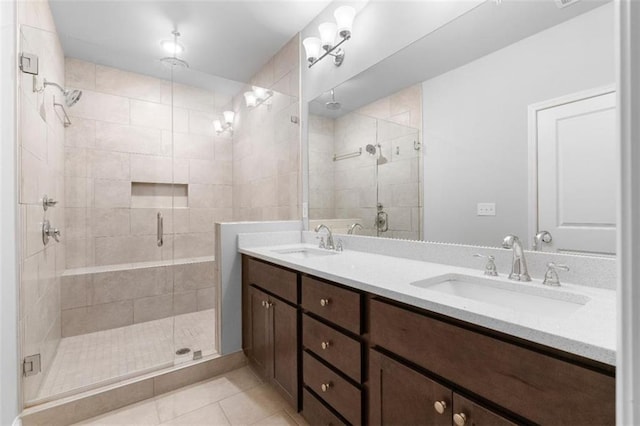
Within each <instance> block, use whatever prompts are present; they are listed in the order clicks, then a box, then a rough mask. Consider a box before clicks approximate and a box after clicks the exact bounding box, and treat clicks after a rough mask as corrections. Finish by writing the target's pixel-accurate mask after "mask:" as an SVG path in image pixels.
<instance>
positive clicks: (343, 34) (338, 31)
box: [302, 6, 356, 68]
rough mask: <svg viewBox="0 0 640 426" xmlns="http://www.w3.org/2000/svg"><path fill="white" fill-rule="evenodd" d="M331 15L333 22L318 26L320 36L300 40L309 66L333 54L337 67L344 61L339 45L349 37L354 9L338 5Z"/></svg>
mask: <svg viewBox="0 0 640 426" xmlns="http://www.w3.org/2000/svg"><path fill="white" fill-rule="evenodd" d="M333 16H334V17H335V18H336V23H335V24H334V23H333V22H325V23H323V24H320V25H319V26H318V31H319V32H320V37H307V38H305V39H304V40H303V41H302V44H303V45H304V49H305V52H306V54H307V61H308V62H309V68H311V67H312V66H314V65H315V64H317V63H318V62H319V61H320V60H322V59H323V58H324V57H326V56H333V64H334V65H335V66H337V67H339V66H340V65H342V62H344V50H342V49H341V48H340V46H341V45H342V43H344V42H345V41H347V40H349V39H350V38H351V30H352V28H353V19H354V18H355V16H356V10H355V9H354V8H353V7H351V6H340V7H339V8H337V9H336V11H335V12H334V13H333ZM336 39H338V41H337V40H336ZM336 41H337V42H336ZM334 52H335V53H334Z"/></svg>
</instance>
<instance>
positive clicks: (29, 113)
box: [20, 96, 47, 161]
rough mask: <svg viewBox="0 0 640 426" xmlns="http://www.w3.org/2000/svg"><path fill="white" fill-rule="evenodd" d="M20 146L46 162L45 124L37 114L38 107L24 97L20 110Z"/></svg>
mask: <svg viewBox="0 0 640 426" xmlns="http://www.w3.org/2000/svg"><path fill="white" fill-rule="evenodd" d="M20 120H21V123H20V129H21V136H20V144H21V146H22V147H23V148H24V149H26V150H28V151H29V152H31V153H32V154H33V155H35V156H36V157H38V158H39V159H41V160H44V161H46V160H47V123H46V122H45V121H44V120H43V119H42V117H40V114H38V107H37V106H36V105H33V104H32V103H31V102H30V101H29V100H28V99H26V98H25V97H24V96H22V97H21V108H20Z"/></svg>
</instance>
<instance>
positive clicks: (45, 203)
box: [42, 194, 58, 211]
mask: <svg viewBox="0 0 640 426" xmlns="http://www.w3.org/2000/svg"><path fill="white" fill-rule="evenodd" d="M56 204H58V202H57V201H56V200H54V199H53V198H50V197H49V196H48V195H46V194H45V195H43V196H42V208H43V209H44V211H47V209H48V208H49V207H55V206H56Z"/></svg>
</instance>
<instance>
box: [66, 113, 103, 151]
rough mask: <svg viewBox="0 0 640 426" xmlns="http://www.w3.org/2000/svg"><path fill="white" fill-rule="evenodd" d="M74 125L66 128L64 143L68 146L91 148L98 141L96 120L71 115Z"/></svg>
mask: <svg viewBox="0 0 640 426" xmlns="http://www.w3.org/2000/svg"><path fill="white" fill-rule="evenodd" d="M71 121H72V122H73V125H72V126H69V127H67V128H66V129H65V134H64V143H65V145H66V146H75V147H78V148H90V147H93V146H94V145H95V142H96V121H95V120H87V119H84V118H80V117H76V116H73V115H72V116H71Z"/></svg>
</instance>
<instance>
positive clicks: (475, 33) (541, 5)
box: [309, 0, 613, 118]
mask: <svg viewBox="0 0 640 426" xmlns="http://www.w3.org/2000/svg"><path fill="white" fill-rule="evenodd" d="M610 1H611V0H583V1H579V2H577V3H573V4H572V5H571V6H568V7H565V8H562V9H560V8H558V7H557V5H556V1H555V0H503V1H502V2H500V4H499V5H497V4H496V2H494V1H487V2H485V3H482V4H480V5H479V6H477V7H476V8H474V9H472V10H470V11H469V12H467V13H465V14H463V15H462V16H460V17H459V18H457V19H455V20H453V21H451V22H450V23H448V24H447V25H444V26H443V27H441V28H439V29H437V30H435V31H433V32H432V33H430V34H427V35H426V36H424V37H423V38H421V39H420V40H418V41H416V42H414V43H413V44H411V45H409V46H407V47H406V48H404V49H402V50H400V51H398V52H396V53H395V54H393V55H391V56H389V57H388V58H386V59H384V60H382V61H380V62H379V63H377V64H376V65H374V66H372V67H371V68H369V69H367V70H365V71H363V72H362V73H360V74H359V75H357V76H355V77H353V78H352V79H350V80H348V81H345V82H344V83H342V84H340V85H339V86H338V87H336V88H335V98H336V100H337V101H339V102H340V103H341V105H342V107H341V108H340V109H339V110H329V109H327V108H326V107H325V104H326V102H328V101H329V100H331V95H330V93H324V94H322V95H320V96H319V97H318V98H316V99H315V100H313V101H312V102H310V104H309V108H310V112H311V113H313V114H317V115H322V116H325V117H329V118H337V117H341V116H342V115H345V114H347V113H349V112H350V111H355V110H356V109H358V108H360V107H362V106H364V105H368V104H369V103H371V102H373V101H375V100H378V99H380V98H383V97H385V96H388V95H391V94H393V93H396V92H398V91H399V90H401V89H403V88H405V87H408V86H411V85H413V84H416V83H421V82H423V81H426V80H429V79H431V78H433V77H436V76H438V75H440V74H443V73H445V72H447V71H450V70H452V69H455V68H458V67H460V66H462V65H464V64H466V63H469V62H472V61H474V60H476V59H478V58H481V57H482V56H485V55H488V54H490V53H491V52H495V51H497V50H499V49H502V48H504V47H506V46H508V45H510V44H513V43H515V42H517V41H519V40H522V39H524V38H526V37H529V36H532V35H534V34H536V33H539V32H540V31H543V30H545V29H547V28H550V27H552V26H554V25H558V24H560V23H562V22H564V21H567V20H569V19H571V18H574V17H576V16H578V15H580V14H582V13H586V12H588V11H590V10H593V9H594V8H596V7H599V6H602V5H604V4H607V3H609V2H610ZM612 19H613V16H612ZM612 48H613V47H612ZM389 76H393V78H389Z"/></svg>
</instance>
